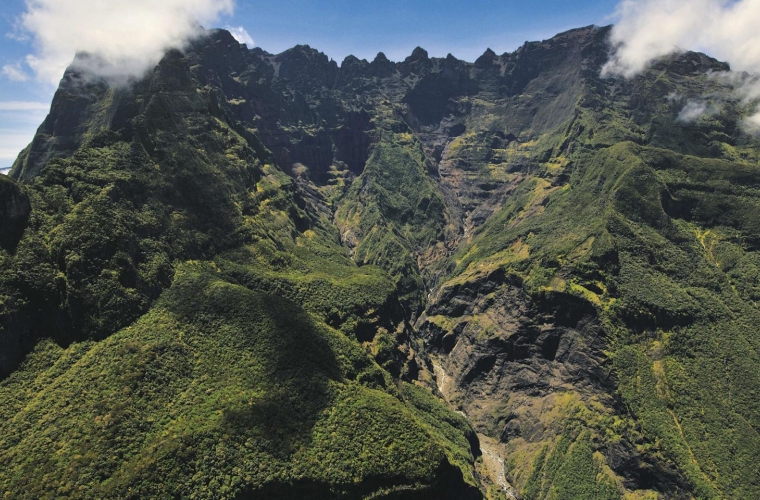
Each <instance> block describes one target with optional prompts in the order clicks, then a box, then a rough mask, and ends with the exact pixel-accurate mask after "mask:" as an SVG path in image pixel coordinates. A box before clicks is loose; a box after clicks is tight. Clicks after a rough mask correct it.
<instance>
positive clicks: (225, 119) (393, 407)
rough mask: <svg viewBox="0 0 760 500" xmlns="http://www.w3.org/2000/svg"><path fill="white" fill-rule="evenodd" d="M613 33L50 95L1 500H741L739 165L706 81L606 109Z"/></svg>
mask: <svg viewBox="0 0 760 500" xmlns="http://www.w3.org/2000/svg"><path fill="white" fill-rule="evenodd" d="M608 34H609V28H598V27H587V28H581V29H577V30H572V31H569V32H566V33H562V34H560V35H557V36H556V37H554V38H552V39H550V40H545V41H543V42H530V43H526V44H525V45H524V46H522V47H521V48H520V49H518V50H517V51H515V52H514V53H511V54H503V55H496V54H495V53H493V52H492V51H490V50H488V51H486V52H485V53H484V54H483V55H482V56H481V57H480V58H478V59H477V60H476V61H475V62H474V63H467V62H464V61H459V60H457V59H456V58H454V57H452V56H448V57H446V58H431V57H429V54H428V53H427V52H426V51H425V50H423V49H421V48H417V49H415V50H414V52H413V53H412V54H411V55H410V56H409V57H408V58H406V59H405V60H404V61H402V62H398V63H397V62H392V61H389V60H388V59H387V58H386V57H385V55H383V54H382V53H380V54H378V56H377V57H376V58H375V59H374V60H373V61H372V62H368V61H365V60H359V59H357V58H355V57H348V58H346V60H344V61H343V62H342V63H341V65H340V66H339V65H338V64H336V63H335V62H334V61H331V60H330V59H329V58H328V57H327V56H325V55H324V54H321V53H319V52H318V51H316V50H314V49H312V48H310V47H308V46H297V47H294V48H293V49H290V50H288V51H286V52H283V53H282V54H278V55H272V54H268V53H266V52H265V51H263V50H261V49H253V50H248V49H246V48H245V47H244V46H242V45H240V44H238V43H237V42H236V41H235V40H234V39H233V38H232V37H231V35H230V34H229V33H227V32H225V31H213V32H209V33H208V34H207V36H206V37H204V38H202V39H199V40H197V41H196V42H194V43H193V44H192V45H191V46H190V47H188V48H187V49H186V50H184V51H181V52H180V51H172V52H170V53H168V54H167V55H166V57H165V58H164V60H163V61H161V63H160V64H159V65H158V66H157V67H156V68H155V69H154V70H153V71H151V72H150V73H149V74H148V75H146V76H145V78H143V79H141V80H139V81H136V82H133V83H132V84H130V85H129V86H128V87H123V88H112V87H109V86H108V85H107V84H106V83H105V82H102V81H97V80H93V79H92V78H89V77H87V75H82V74H78V73H76V72H75V71H69V72H68V73H67V75H66V77H65V78H64V80H63V82H62V85H61V88H60V89H59V91H58V93H57V94H56V97H55V101H54V103H53V107H52V108H51V114H50V116H49V117H48V118H47V119H46V121H45V122H44V123H43V125H42V126H41V127H40V130H39V132H38V134H37V136H36V137H35V139H34V141H33V142H32V144H31V145H30V146H29V147H28V148H27V149H26V150H25V151H24V152H22V154H21V155H20V156H19V159H18V160H17V162H16V164H15V166H14V169H13V171H12V172H11V176H12V177H14V178H15V179H16V180H18V181H20V182H21V183H22V184H23V185H24V187H23V190H22V188H20V187H19V186H17V185H15V184H13V183H10V182H6V184H7V190H8V192H9V193H12V195H9V197H8V198H7V199H9V200H11V199H13V201H12V202H9V203H10V204H9V205H8V207H7V208H6V209H5V212H1V213H0V223H2V224H11V223H12V224H17V226H14V227H17V228H18V229H17V234H16V236H9V238H10V239H9V241H10V242H11V243H9V244H7V245H6V244H5V243H4V244H3V247H2V248H3V250H2V252H3V253H2V254H0V255H1V256H2V260H0V266H2V267H0V271H1V273H2V274H0V293H2V304H3V305H2V307H3V309H2V310H0V314H2V323H0V325H2V331H0V345H2V346H3V348H4V349H3V353H4V354H3V357H2V358H0V362H1V363H2V364H1V365H0V370H2V372H3V373H5V374H10V375H9V376H8V377H7V378H6V380H5V381H4V382H3V384H2V386H0V389H1V390H2V391H4V392H3V393H2V394H3V398H5V399H6V400H7V401H9V403H8V404H7V405H5V406H4V407H5V408H6V410H5V413H4V414H3V417H4V421H5V423H3V424H2V425H3V426H4V427H2V429H1V430H2V432H4V433H6V435H19V436H21V437H19V438H18V439H13V440H11V441H8V442H5V443H3V446H2V448H1V449H0V464H2V465H4V470H5V471H8V472H7V473H6V475H4V476H0V479H1V480H2V482H0V487H1V488H4V490H5V491H9V492H11V493H13V492H17V491H27V488H29V487H31V486H30V485H35V484H36V485H37V486H36V487H35V488H36V489H30V490H28V491H30V493H29V495H31V496H40V495H43V494H52V493H51V492H52V491H53V490H52V489H51V484H64V485H65V486H61V487H62V488H69V489H65V490H61V491H63V493H61V492H59V494H68V493H70V492H72V491H84V492H85V493H81V496H91V497H92V496H112V497H118V496H124V495H127V496H128V495H129V494H132V495H135V496H146V495H148V496H150V495H159V496H161V495H175V496H184V495H189V494H196V495H198V496H207V497H212V496H214V495H215V494H216V493H218V492H223V493H219V495H218V496H235V495H237V496H239V497H241V498H247V495H250V496H252V497H255V496H256V495H266V496H272V497H277V496H278V495H279V496H281V497H283V498H288V497H293V496H303V497H308V496H309V495H311V496H312V497H314V498H320V497H325V496H338V497H347V498H364V497H372V498H376V497H379V496H382V495H386V496H387V497H388V498H402V497H403V498H406V496H404V495H407V496H408V497H409V498H418V497H421V498H444V497H447V496H448V497H451V498H466V497H468V496H472V497H473V498H476V497H478V496H479V495H485V496H487V497H489V498H503V497H504V496H505V495H506V496H509V495H511V496H513V497H522V498H528V499H544V498H551V499H565V498H568V499H569V498H578V499H581V498H582V499H587V498H623V497H625V498H658V497H661V498H692V497H699V498H731V497H742V498H753V497H756V496H760V491H758V490H757V485H756V482H755V481H754V478H755V477H757V474H758V473H760V471H759V470H758V468H757V464H758V463H760V434H758V429H760V427H758V425H760V424H759V422H760V407H759V406H758V402H757V401H758V399H757V398H756V397H755V387H757V383H758V382H760V380H758V373H760V371H758V367H760V358H758V355H757V353H758V352H760V350H758V348H760V337H758V336H757V334H756V331H755V328H754V326H753V325H756V324H758V321H760V317H758V315H759V314H760V311H758V309H757V306H756V299H757V295H758V293H759V292H758V286H757V281H758V279H759V278H760V274H758V273H759V272H760V271H758V270H760V260H758V259H759V257H758V254H757V249H758V244H757V242H758V241H760V225H758V221H757V220H756V219H757V214H758V213H760V211H758V210H757V209H758V208H760V207H758V203H760V202H759V201H758V199H757V193H758V192H760V191H758V187H759V186H760V175H759V174H758V172H760V171H759V170H758V159H759V158H760V153H759V151H760V145H759V144H758V142H757V141H756V139H754V138H752V137H751V136H748V135H746V134H745V133H744V132H743V131H742V128H741V120H742V117H743V114H744V113H746V111H747V110H746V109H745V108H744V105H743V104H742V103H741V102H739V101H737V100H735V99H733V98H732V97H731V95H732V93H731V90H732V89H731V87H730V86H729V85H728V84H727V83H725V80H722V79H719V78H714V77H713V76H711V75H712V74H713V73H715V72H721V71H727V70H728V67H727V66H726V65H725V64H723V63H720V62H718V61H715V60H714V59H711V58H709V57H707V56H705V55H703V54H695V53H683V54H678V55H674V56H671V57H667V58H664V59H662V60H660V61H657V62H656V63H655V64H654V65H653V66H652V67H651V68H650V69H649V70H647V72H645V73H644V74H642V75H640V76H638V77H636V78H634V79H631V80H623V79H618V78H606V79H603V78H601V77H600V76H599V75H600V70H601V67H602V65H603V64H604V62H605V61H606V58H607V55H608V51H609V47H608V45H607V36H608ZM689 102H699V103H703V104H705V106H704V109H706V110H707V109H709V110H710V112H709V113H706V114H704V115H703V116H700V117H696V118H693V117H692V118H690V119H689V120H688V121H687V120H685V119H684V118H683V115H682V113H681V111H682V110H683V109H684V106H686V105H687V103H689ZM0 182H3V179H2V178H1V177H0ZM0 189H6V188H5V187H3V184H0ZM22 193H28V194H22ZM26 196H28V197H29V200H31V203H29V202H27V204H26V205H24V200H26V199H27V198H26ZM3 199H5V198H3ZM25 207H26V208H25ZM29 207H31V215H30V210H29ZM5 214H9V215H5ZM27 219H28V220H27ZM6 221H7V222H6ZM13 221H15V222H13ZM25 228H26V229H25ZM24 229H25V231H24ZM8 234H9V235H10V234H11V233H8ZM30 269H34V271H33V272H32V271H30ZM251 311H252V312H251ZM43 339H51V340H52V341H50V340H43ZM30 352H31V354H29V353H30ZM23 359H26V361H25V362H24V364H23V366H22V367H21V368H18V366H19V363H21V361H22V360H23ZM114 359H116V360H120V361H119V363H113V362H112V360H114ZM222 367H223V368H224V369H222ZM157 381H160V383H159V382H157ZM87 387H92V388H93V389H92V390H85V389H86V388H87ZM431 392H435V393H437V394H438V396H440V397H442V398H443V399H444V400H445V401H446V402H447V403H448V405H449V409H446V408H445V407H444V406H443V404H442V403H441V402H440V401H439V400H437V399H436V398H434V397H433V396H432V395H431V394H430V393H431ZM63 393H66V394H67V397H69V396H68V395H70V394H72V393H74V394H76V395H77V396H75V402H76V405H74V407H71V406H69V405H64V404H63V403H62V402H61V401H62V400H64V399H66V398H63V397H62V394H63ZM62 405H63V406H62ZM167 408H169V409H168V410H167ZM452 410H456V411H458V412H460V413H461V414H463V415H464V416H466V418H467V421H465V419H464V417H462V415H461V414H457V413H454V412H453V411H452ZM46 414H54V415H59V417H58V420H57V423H51V422H49V421H48V420H47V419H46V417H45V415H46ZM82 422H87V423H88V424H87V425H88V426H87V428H86V430H84V431H81V432H83V434H76V436H78V437H75V438H71V439H73V444H67V443H68V441H69V437H68V436H69V434H70V433H75V429H76V428H77V427H78V426H81V425H82ZM93 422H94V423H93ZM468 422H469V423H468ZM470 425H471V426H472V427H470ZM473 429H474V430H473ZM475 431H477V433H479V436H480V439H479V440H478V438H477V437H476V436H475ZM22 434H23V436H26V437H23V436H22ZM38 436H45V439H44V440H38V439H37V437H38ZM82 436H90V437H88V438H87V439H85V438H84V437H82ZM92 436H94V437H92ZM112 449H113V450H117V451H118V453H115V454H111V453H110V452H108V453H107V452H106V450H112ZM56 450H58V451H56ZM30 453H31V455H30ZM48 456H50V457H60V458H50V459H47V458H43V457H48ZM29 457H31V458H29ZM76 457H79V458H76ZM108 457H111V458H108ZM114 457H115V458H114ZM40 461H44V462H45V463H48V464H49V465H50V470H48V471H47V472H42V473H38V472H36V470H37V469H39V470H42V469H40V467H36V466H35V467H36V468H35V469H32V468H29V467H27V465H25V464H29V463H35V464H38V463H40ZM264 463H267V464H271V465H267V466H266V467H265V466H263V465H261V464H264ZM320 464H321V465H320ZM325 464H327V465H325ZM46 470H47V469H46ZM39 474H43V475H42V476H40V475H39ZM82 478H84V479H82ZM87 478H91V479H87ZM165 478H170V480H165ZM76 488H80V489H79V490H76ZM82 488H83V489H82ZM478 491H480V493H478ZM128 492H132V493H128ZM373 495H374V496H373Z"/></svg>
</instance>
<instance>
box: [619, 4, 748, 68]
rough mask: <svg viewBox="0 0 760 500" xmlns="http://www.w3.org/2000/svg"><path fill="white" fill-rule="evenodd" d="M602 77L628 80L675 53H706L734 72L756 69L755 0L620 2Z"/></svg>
mask: <svg viewBox="0 0 760 500" xmlns="http://www.w3.org/2000/svg"><path fill="white" fill-rule="evenodd" d="M617 13H618V15H619V17H620V22H618V23H617V24H616V25H615V27H614V29H613V30H612V35H611V41H612V43H613V45H615V46H617V47H618V48H617V50H616V52H615V54H614V55H613V57H612V58H611V59H610V61H609V62H608V63H607V65H606V66H605V71H606V72H607V73H613V74H621V75H624V76H633V75H635V74H636V73H638V72H640V71H642V70H643V69H644V68H646V66H647V65H648V64H649V62H650V61H652V60H653V59H656V58H658V57H660V56H664V55H666V54H670V53H672V52H676V51H679V50H684V49H688V50H702V51H707V52H709V54H710V55H711V56H713V57H716V58H718V59H720V60H724V61H728V62H729V63H730V64H731V67H732V68H733V69H734V70H738V71H748V72H756V71H757V70H758V69H760V29H758V20H760V0H738V1H737V0H734V1H728V0H691V1H689V2H684V1H683V0H623V1H622V2H621V3H620V4H619V6H618V11H617Z"/></svg>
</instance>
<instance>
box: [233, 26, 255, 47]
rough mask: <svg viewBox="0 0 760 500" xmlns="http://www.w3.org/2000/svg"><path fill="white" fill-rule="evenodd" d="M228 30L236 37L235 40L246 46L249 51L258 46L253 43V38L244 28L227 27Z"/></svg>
mask: <svg viewBox="0 0 760 500" xmlns="http://www.w3.org/2000/svg"><path fill="white" fill-rule="evenodd" d="M226 29H227V31H229V32H230V33H231V34H232V36H234V37H235V40H237V41H238V42H240V43H244V44H246V45H247V46H248V48H249V49H250V48H253V47H254V46H255V45H256V43H255V42H254V41H253V37H251V35H249V34H248V32H247V31H246V30H245V28H243V27H242V26H227V27H226Z"/></svg>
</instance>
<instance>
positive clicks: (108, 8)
mask: <svg viewBox="0 0 760 500" xmlns="http://www.w3.org/2000/svg"><path fill="white" fill-rule="evenodd" d="M233 1H234V0H26V6H27V8H26V12H25V13H24V14H23V15H22V16H21V18H20V19H19V21H18V30H17V31H18V33H17V36H24V35H28V36H29V37H30V38H31V40H32V42H33V44H34V47H35V52H34V53H33V54H30V55H28V56H27V58H26V63H27V64H28V66H29V67H30V68H31V69H32V71H33V72H34V73H35V75H36V76H37V78H39V79H41V80H44V81H47V82H50V83H52V84H57V83H58V81H59V80H60V78H61V76H62V75H63V72H64V70H65V69H66V67H67V66H68V65H69V64H71V62H72V60H73V58H74V55H75V54H76V53H77V52H85V53H88V54H91V55H92V56H93V57H92V58H89V59H87V60H88V61H90V63H83V64H85V65H87V67H86V68H83V69H89V70H90V71H93V72H95V73H97V74H98V75H99V76H102V77H104V78H107V79H110V80H113V81H119V80H125V79H127V78H130V77H139V76H141V75H142V74H144V72H145V71H146V70H148V69H149V68H151V67H152V66H154V65H155V64H156V63H157V62H158V61H159V60H160V59H161V57H162V56H163V54H164V52H165V51H166V50H167V49H169V48H182V47H183V46H185V45H186V44H187V42H188V41H190V40H192V39H193V38H194V37H196V36H198V35H199V34H200V32H201V29H200V25H202V24H210V23H213V22H215V21H216V20H217V19H218V18H219V17H220V16H222V15H231V14H232V11H233V6H234V5H233ZM243 32H244V30H243ZM248 38H250V37H248ZM91 63H95V64H91ZM8 68H9V69H7V70H6V68H3V72H4V73H5V74H6V76H8V77H11V78H12V77H13V76H17V75H15V72H14V69H19V70H20V68H16V67H13V66H10V67H8ZM12 75H13V76H12Z"/></svg>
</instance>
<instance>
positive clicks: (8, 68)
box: [2, 63, 29, 82]
mask: <svg viewBox="0 0 760 500" xmlns="http://www.w3.org/2000/svg"><path fill="white" fill-rule="evenodd" d="M2 73H3V76H4V77H5V78H7V79H9V80H10V81H12V82H25V81H27V80H29V75H27V74H26V72H25V71H24V70H23V69H21V64H19V63H17V64H6V65H5V66H3V70H2Z"/></svg>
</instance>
